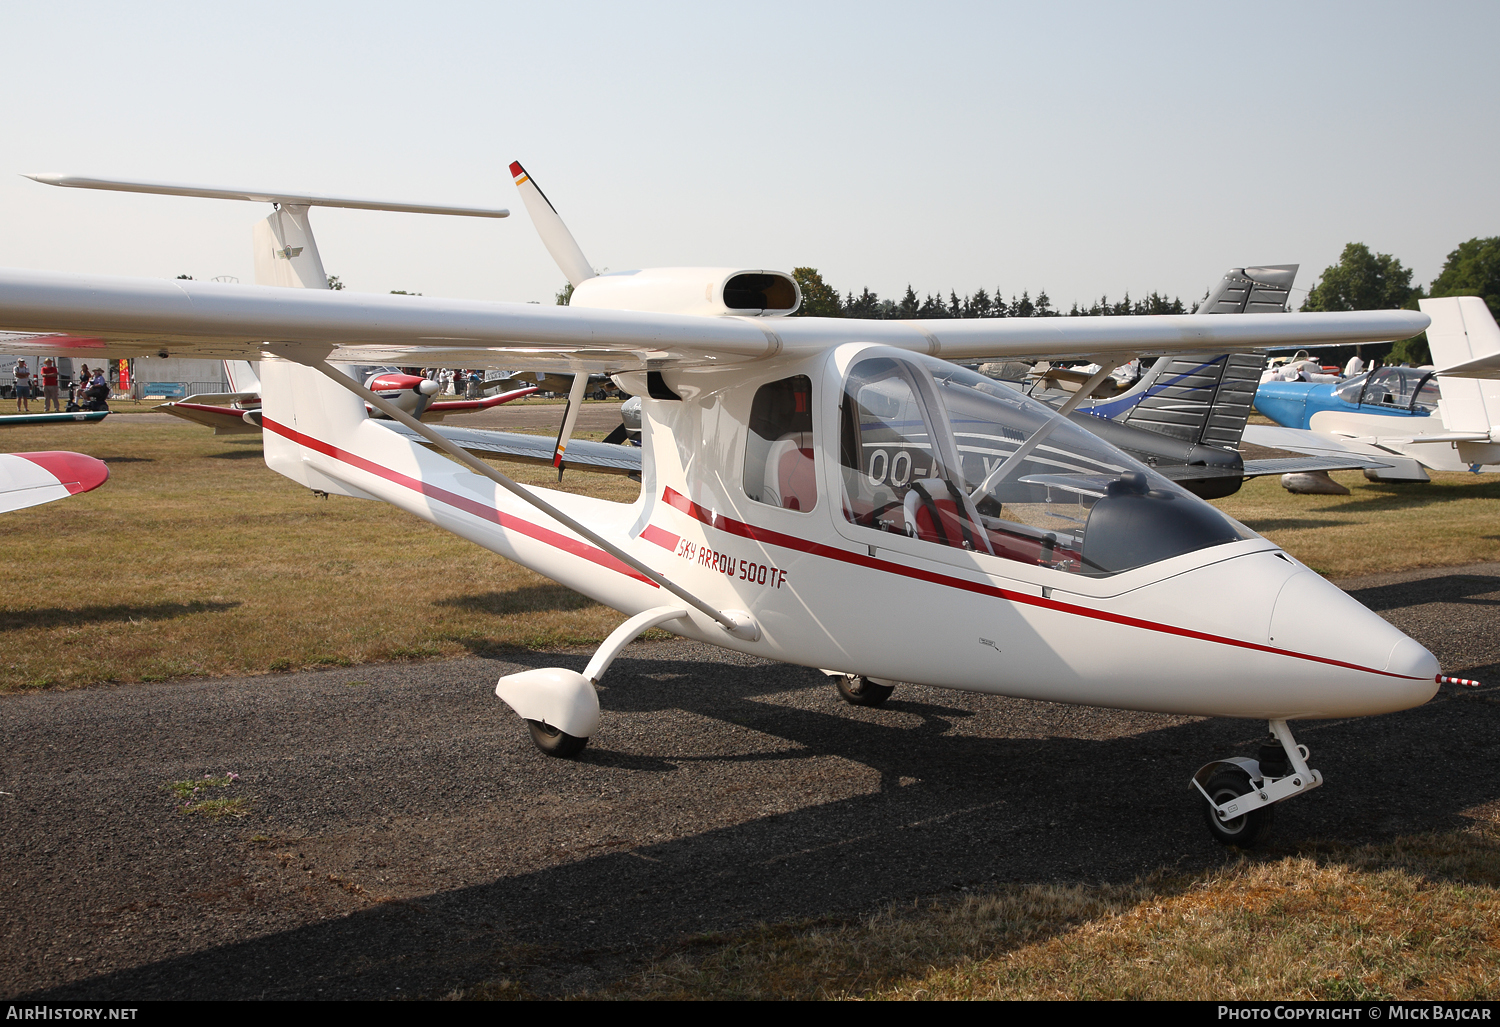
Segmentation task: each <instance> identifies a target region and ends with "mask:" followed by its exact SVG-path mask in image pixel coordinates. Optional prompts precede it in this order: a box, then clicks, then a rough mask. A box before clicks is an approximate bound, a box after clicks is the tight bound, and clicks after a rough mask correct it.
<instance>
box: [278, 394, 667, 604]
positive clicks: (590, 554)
mask: <svg viewBox="0 0 1500 1027" xmlns="http://www.w3.org/2000/svg"><path fill="white" fill-rule="evenodd" d="M261 423H262V424H263V425H264V427H265V428H266V429H267V430H268V431H273V432H275V433H276V434H277V435H280V436H282V437H283V438H286V439H290V440H291V441H292V442H295V443H297V445H299V446H306V447H307V448H308V449H311V450H314V451H316V452H319V453H322V454H323V455H324V456H331V457H333V458H334V459H335V460H338V461H340V462H342V463H346V464H348V465H349V466H351V467H357V468H359V469H360V470H361V471H368V472H369V473H371V474H374V475H378V476H379V477H381V478H384V479H385V480H386V481H391V482H395V483H396V484H397V485H403V486H405V487H406V488H409V489H411V490H412V491H413V492H420V493H421V494H422V495H424V496H426V497H427V498H429V499H435V500H437V501H438V502H440V503H443V504H445V505H447V506H451V507H454V508H455V509H458V510H462V511H464V513H468V514H473V515H474V516H475V517H478V518H481V519H483V520H486V521H490V522H491V523H494V524H498V525H500V527H502V528H505V529H507V530H509V531H515V532H519V533H520V534H522V535H525V536H527V537H529V538H534V539H536V540H537V541H538V542H544V543H546V544H547V545H549V546H552V547H553V548H555V549H561V550H562V551H563V552H565V553H569V554H571V555H573V556H578V557H582V558H583V559H585V560H590V561H592V562H594V563H597V564H598V565H599V566H601V567H605V568H608V569H609V570H612V571H615V572H616V573H618V574H624V575H626V576H627V577H631V578H634V579H635V580H636V581H644V582H645V583H646V584H648V585H650V586H651V587H652V588H660V587H661V586H659V585H657V584H656V582H654V581H652V580H651V579H650V578H647V577H645V576H644V575H642V574H640V573H639V572H637V571H635V570H633V569H632V568H630V567H628V566H626V565H625V564H623V563H621V562H620V561H619V560H616V559H615V558H614V557H613V556H610V555H609V554H608V553H606V552H605V551H604V550H602V549H596V548H595V547H594V546H591V545H589V544H588V543H586V542H579V541H578V540H576V539H571V538H569V537H568V536H566V535H562V534H559V533H558V532H555V531H552V530H550V529H548V528H544V527H542V526H541V525H539V524H532V523H531V522H530V521H523V520H521V518H519V517H513V516H511V515H510V514H504V513H501V512H500V511H499V510H496V509H495V508H494V507H491V506H486V505H485V504H483V503H481V502H478V501H477V500H473V499H470V498H468V497H467V496H460V495H458V494H456V493H453V492H449V491H448V490H447V489H442V488H438V487H437V486H436V485H432V484H430V483H428V482H425V481H423V480H422V479H420V478H413V477H411V476H410V475H407V474H402V473H401V472H400V471H393V470H391V469H390V468H389V467H382V466H381V465H380V464H377V463H374V462H373V461H370V460H366V459H365V458H364V457H362V456H359V455H357V454H355V453H351V452H349V451H348V450H346V449H339V448H338V447H337V446H331V445H329V444H328V443H326V442H321V441H319V440H318V439H315V438H313V437H312V436H311V435H304V434H302V433H301V432H299V431H297V430H296V429H295V428H288V427H287V426H286V425H284V424H280V423H278V422H276V421H273V420H271V418H269V417H266V418H262V421H261Z"/></svg>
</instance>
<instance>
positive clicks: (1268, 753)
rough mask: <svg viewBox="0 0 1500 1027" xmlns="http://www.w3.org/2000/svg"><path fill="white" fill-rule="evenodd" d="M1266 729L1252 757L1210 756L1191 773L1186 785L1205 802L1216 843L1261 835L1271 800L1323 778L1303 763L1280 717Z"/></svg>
mask: <svg viewBox="0 0 1500 1027" xmlns="http://www.w3.org/2000/svg"><path fill="white" fill-rule="evenodd" d="M1270 729H1271V738H1268V739H1267V740H1266V744H1264V745H1262V746H1261V750H1260V753H1259V754H1258V758H1257V759H1253V760H1252V759H1246V758H1244V757H1241V756H1235V757H1231V758H1229V759H1225V760H1215V761H1213V762H1212V763H1208V764H1205V765H1204V766H1202V767H1201V768H1199V770H1198V772H1197V773H1196V774H1194V775H1193V781H1192V786H1193V787H1194V788H1196V789H1197V790H1198V793H1199V794H1200V795H1202V796H1203V800H1204V802H1205V803H1207V806H1206V808H1205V809H1204V813H1205V815H1206V817H1207V820H1208V829H1209V832H1210V833H1211V834H1212V835H1213V836H1214V839H1215V840H1216V841H1218V842H1221V843H1222V844H1225V845H1237V846H1240V847H1242V848H1250V847H1251V846H1254V845H1256V844H1258V843H1259V842H1261V841H1263V840H1264V839H1265V837H1266V835H1267V834H1268V833H1269V831H1270V827H1271V817H1272V814H1273V812H1274V810H1273V809H1272V806H1273V805H1274V804H1275V803H1278V802H1282V801H1283V800H1285V799H1290V798H1291V797H1292V796H1294V795H1301V794H1302V793H1303V792H1309V791H1312V790H1313V789H1314V788H1317V787H1318V786H1319V785H1321V784H1322V783H1323V775H1322V774H1320V773H1319V772H1318V771H1316V770H1313V769H1312V768H1311V767H1309V766H1308V765H1307V760H1308V756H1309V753H1308V750H1307V747H1306V746H1302V745H1298V744H1297V742H1296V739H1294V738H1293V737H1292V732H1291V729H1290V728H1288V727H1287V724H1286V721H1284V720H1273V721H1270ZM1278 745H1279V749H1280V751H1279V752H1278V751H1277V749H1278ZM1283 757H1284V758H1283Z"/></svg>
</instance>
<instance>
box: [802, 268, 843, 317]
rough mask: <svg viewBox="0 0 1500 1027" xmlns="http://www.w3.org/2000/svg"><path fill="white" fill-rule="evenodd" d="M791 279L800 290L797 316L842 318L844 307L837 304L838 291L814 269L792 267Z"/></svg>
mask: <svg viewBox="0 0 1500 1027" xmlns="http://www.w3.org/2000/svg"><path fill="white" fill-rule="evenodd" d="M792 278H793V279H794V280H795V281H796V283H797V287H798V288H799V289H801V290H802V306H801V307H800V308H799V309H798V311H797V314H798V315H800V316H802V317H843V316H844V305H843V304H842V303H840V302H839V291H838V290H837V289H835V288H833V287H832V286H830V285H829V284H828V283H827V282H825V281H823V276H822V275H820V274H818V269H817V268H815V267H794V268H792Z"/></svg>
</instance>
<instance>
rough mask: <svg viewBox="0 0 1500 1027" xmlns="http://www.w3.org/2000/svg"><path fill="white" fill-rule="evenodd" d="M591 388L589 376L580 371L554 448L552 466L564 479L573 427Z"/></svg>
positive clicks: (576, 376) (574, 380)
mask: <svg viewBox="0 0 1500 1027" xmlns="http://www.w3.org/2000/svg"><path fill="white" fill-rule="evenodd" d="M588 387H589V374H588V372H587V371H579V372H577V373H576V374H574V375H573V387H572V388H570V389H569V390H568V405H567V407H566V409H564V410H563V422H562V427H561V428H559V429H558V430H557V444H556V445H555V446H553V447H552V466H553V467H556V468H557V476H558V477H559V478H561V477H562V462H563V454H564V453H566V452H567V451H568V440H569V439H571V438H572V437H573V425H575V424H577V423H578V411H579V410H581V409H582V408H583V394H584V392H585V391H587V389H588Z"/></svg>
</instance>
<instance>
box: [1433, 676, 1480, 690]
mask: <svg viewBox="0 0 1500 1027" xmlns="http://www.w3.org/2000/svg"><path fill="white" fill-rule="evenodd" d="M1437 683H1438V684H1440V685H1463V686H1465V687H1467V688H1479V687H1481V686H1480V684H1479V682H1478V681H1475V680H1474V679H1473V678H1451V677H1449V676H1448V675H1447V674H1439V675H1438V676H1437Z"/></svg>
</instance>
